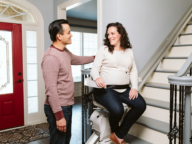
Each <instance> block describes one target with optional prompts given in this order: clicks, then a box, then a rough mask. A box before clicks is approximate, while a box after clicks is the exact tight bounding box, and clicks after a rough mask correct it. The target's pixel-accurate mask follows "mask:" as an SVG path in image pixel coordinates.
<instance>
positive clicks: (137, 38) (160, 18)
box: [102, 0, 192, 71]
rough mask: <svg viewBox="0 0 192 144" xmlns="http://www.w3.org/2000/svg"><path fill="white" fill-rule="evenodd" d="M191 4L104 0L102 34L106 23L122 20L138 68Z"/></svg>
mask: <svg viewBox="0 0 192 144" xmlns="http://www.w3.org/2000/svg"><path fill="white" fill-rule="evenodd" d="M191 5H192V0H103V1H102V29H103V34H102V35H103V37H104V34H105V31H106V26H107V24H108V23H111V22H120V23H122V24H123V25H124V27H125V28H126V30H127V32H128V35H129V38H130V41H131V44H132V46H133V51H134V55H135V60H136V64H137V68H138V71H140V70H141V69H142V68H143V67H144V66H145V64H146V63H147V62H148V60H149V59H150V57H151V56H152V55H153V54H154V52H155V51H156V50H157V48H158V47H159V46H160V44H161V43H162V42H163V40H164V39H165V38H166V36H167V35H168V34H169V33H170V31H171V30H172V29H173V28H174V26H175V25H176V24H177V23H178V22H179V20H180V19H181V18H182V16H183V15H184V14H185V12H186V11H187V10H188V9H189V7H190V6H191Z"/></svg>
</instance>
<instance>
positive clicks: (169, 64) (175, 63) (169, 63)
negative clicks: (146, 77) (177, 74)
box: [162, 59, 186, 71]
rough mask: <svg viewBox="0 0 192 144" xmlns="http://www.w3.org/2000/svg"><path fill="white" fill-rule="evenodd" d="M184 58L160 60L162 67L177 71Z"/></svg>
mask: <svg viewBox="0 0 192 144" xmlns="http://www.w3.org/2000/svg"><path fill="white" fill-rule="evenodd" d="M185 61H186V59H164V60H162V67H163V69H168V70H177V71H179V70H180V69H181V67H182V66H183V64H184V63H185Z"/></svg>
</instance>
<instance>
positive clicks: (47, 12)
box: [27, 0, 53, 50]
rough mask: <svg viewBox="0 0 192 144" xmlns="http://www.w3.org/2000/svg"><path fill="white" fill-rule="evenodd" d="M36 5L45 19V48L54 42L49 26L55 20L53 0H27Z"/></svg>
mask: <svg viewBox="0 0 192 144" xmlns="http://www.w3.org/2000/svg"><path fill="white" fill-rule="evenodd" d="M27 1H29V2H30V3H31V4H33V5H34V6H36V7H37V8H38V9H39V11H40V12H41V14H42V15H43V19H44V36H45V41H44V42H45V50H46V49H47V48H48V47H49V46H50V45H51V44H52V42H51V40H50V37H49V32H48V26H49V24H50V23H51V22H52V21H53V0H27Z"/></svg>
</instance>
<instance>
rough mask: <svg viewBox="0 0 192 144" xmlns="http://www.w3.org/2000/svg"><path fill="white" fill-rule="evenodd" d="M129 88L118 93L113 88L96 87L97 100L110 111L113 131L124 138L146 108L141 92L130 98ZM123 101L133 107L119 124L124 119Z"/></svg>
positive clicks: (95, 95) (95, 96)
mask: <svg viewBox="0 0 192 144" xmlns="http://www.w3.org/2000/svg"><path fill="white" fill-rule="evenodd" d="M129 91H130V88H128V89H127V90H126V91H125V92H123V93H118V92H117V91H115V90H113V89H109V88H108V89H95V90H94V98H95V101H97V102H98V103H100V104H101V105H103V106H104V107H105V108H106V109H107V110H108V111H109V123H110V126H111V131H112V132H115V134H116V135H117V137H119V138H121V139H123V138H124V136H125V135H126V134H127V133H128V131H129V129H130V128H131V126H132V125H133V124H134V123H135V122H136V121H137V119H138V118H139V117H140V116H141V115H142V114H143V112H144V111H145V109H146V102H145V100H144V99H143V98H142V96H141V95H140V94H139V95H138V98H136V99H134V100H130V99H129ZM122 103H125V104H127V105H128V106H129V107H131V109H130V110H129V111H128V113H127V114H126V115H125V117H124V120H123V122H122V124H121V125H120V126H119V121H120V120H121V119H122V116H123V113H124V108H123V105H122Z"/></svg>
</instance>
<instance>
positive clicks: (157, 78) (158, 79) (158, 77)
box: [147, 72, 175, 84]
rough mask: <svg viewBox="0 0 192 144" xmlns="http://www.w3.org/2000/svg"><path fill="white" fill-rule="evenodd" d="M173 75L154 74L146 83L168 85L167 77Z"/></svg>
mask: <svg viewBox="0 0 192 144" xmlns="http://www.w3.org/2000/svg"><path fill="white" fill-rule="evenodd" d="M169 75H175V73H162V72H154V73H153V74H152V75H151V76H150V78H149V79H148V80H147V82H154V83H162V84H169V83H168V76H169Z"/></svg>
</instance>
